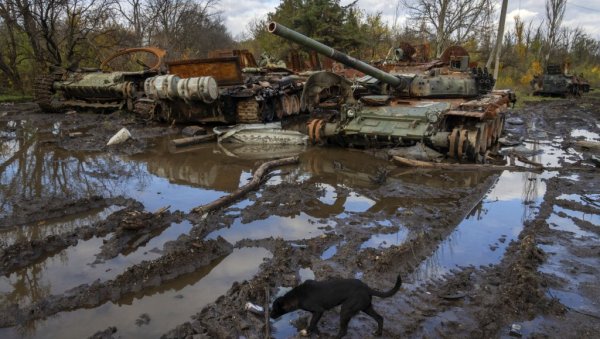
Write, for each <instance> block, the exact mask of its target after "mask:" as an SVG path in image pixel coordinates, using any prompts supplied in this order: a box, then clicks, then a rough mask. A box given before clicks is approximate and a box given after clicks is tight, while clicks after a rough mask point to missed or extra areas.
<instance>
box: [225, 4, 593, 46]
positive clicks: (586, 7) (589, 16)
mask: <svg viewBox="0 0 600 339" xmlns="http://www.w3.org/2000/svg"><path fill="white" fill-rule="evenodd" d="M279 2H280V1H277V0H221V2H220V3H219V5H218V9H219V10H220V11H222V15H223V17H224V18H225V23H226V25H227V28H228V29H229V31H230V32H231V33H232V34H233V36H234V37H235V36H238V35H239V34H241V33H243V32H244V31H246V27H247V24H248V22H250V21H251V20H252V19H253V18H262V17H263V16H264V15H265V14H267V13H268V12H271V11H274V10H275V7H276V6H277V5H278V4H279ZM350 2H351V0H342V4H347V3H350ZM498 3H500V1H498ZM544 6H545V0H511V1H509V2H508V14H507V16H506V20H507V22H506V27H507V29H512V27H514V19H513V18H514V16H515V15H516V14H520V16H521V18H522V19H524V21H525V23H526V24H527V23H528V22H529V21H530V20H531V19H534V20H536V22H539V21H541V20H543V19H544V18H545V16H546V12H545V7H544ZM358 7H360V8H361V9H364V10H366V11H367V12H369V13H376V12H382V13H383V17H384V19H386V20H387V21H388V22H389V23H390V24H391V23H392V21H393V19H394V11H395V7H396V1H382V0H358ZM402 12H403V10H401V13H400V20H401V21H402V20H404V19H405V16H404V15H403V13H402ZM599 21H600V1H589V0H574V1H567V9H566V11H565V17H564V19H563V25H564V26H568V27H580V28H581V29H583V30H584V31H585V32H587V33H588V34H590V35H592V37H594V38H595V39H599V40H600V24H598V22H599Z"/></svg>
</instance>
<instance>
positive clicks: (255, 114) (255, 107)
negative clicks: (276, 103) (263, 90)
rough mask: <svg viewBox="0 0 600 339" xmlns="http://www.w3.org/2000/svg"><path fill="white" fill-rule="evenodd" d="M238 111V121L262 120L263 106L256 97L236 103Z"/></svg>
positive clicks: (251, 121) (254, 121)
mask: <svg viewBox="0 0 600 339" xmlns="http://www.w3.org/2000/svg"><path fill="white" fill-rule="evenodd" d="M236 113H237V123H256V122H261V120H262V107H260V104H259V103H258V101H256V100H255V99H254V97H250V98H245V99H241V100H239V101H238V102H237V104H236ZM259 113H261V114H260V115H259Z"/></svg>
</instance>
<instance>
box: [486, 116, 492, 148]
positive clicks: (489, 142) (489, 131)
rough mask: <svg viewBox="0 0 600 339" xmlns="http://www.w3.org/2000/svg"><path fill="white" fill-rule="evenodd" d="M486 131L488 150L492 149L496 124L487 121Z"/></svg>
mask: <svg viewBox="0 0 600 339" xmlns="http://www.w3.org/2000/svg"><path fill="white" fill-rule="evenodd" d="M485 129H486V130H487V131H486V134H487V138H486V140H487V142H486V150H487V149H488V148H490V146H492V140H493V138H494V122H493V121H487V122H485Z"/></svg>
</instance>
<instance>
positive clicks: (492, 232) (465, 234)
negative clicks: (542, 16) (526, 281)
mask: <svg viewBox="0 0 600 339" xmlns="http://www.w3.org/2000/svg"><path fill="white" fill-rule="evenodd" d="M545 190H546V188H545V185H544V183H543V181H542V180H541V178H540V177H539V176H538V175H536V174H530V173H514V172H504V173H503V174H502V175H501V176H500V178H499V179H498V181H497V182H496V184H495V185H494V187H493V188H492V189H491V190H490V191H489V192H488V193H487V195H486V196H485V197H484V199H483V200H482V201H480V202H479V203H478V204H477V205H476V206H474V207H473V209H472V210H471V211H469V213H468V214H467V215H466V217H465V219H464V220H463V221H462V222H461V223H460V224H459V225H458V226H457V227H456V229H455V230H454V231H453V232H452V233H451V234H450V235H449V236H448V237H447V238H446V239H444V240H443V241H442V242H441V244H440V245H439V247H438V249H437V250H436V251H435V253H433V255H432V256H431V257H429V258H427V259H426V260H425V261H424V262H423V263H422V264H421V266H420V267H419V268H418V269H417V270H416V271H415V273H414V281H415V283H416V284H417V285H420V284H423V283H426V282H427V281H429V280H431V279H436V278H441V277H443V276H444V275H446V274H448V273H449V272H450V271H451V270H453V269H460V268H463V267H466V266H471V265H472V266H475V267H478V266H486V265H494V264H497V263H499V262H500V260H501V259H502V257H503V256H504V252H505V251H506V248H507V246H508V244H510V242H511V241H514V240H516V239H517V238H518V237H519V234H520V233H521V230H522V229H523V223H524V222H525V221H527V220H530V219H532V218H534V217H535V214H536V212H537V210H538V208H539V204H540V203H541V201H542V198H543V196H544V194H545Z"/></svg>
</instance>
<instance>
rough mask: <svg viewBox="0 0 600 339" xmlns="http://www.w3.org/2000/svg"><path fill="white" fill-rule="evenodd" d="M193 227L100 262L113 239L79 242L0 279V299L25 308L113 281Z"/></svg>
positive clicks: (177, 226)
mask: <svg viewBox="0 0 600 339" xmlns="http://www.w3.org/2000/svg"><path fill="white" fill-rule="evenodd" d="M191 227H192V225H191V224H190V223H189V222H188V221H183V222H181V223H173V224H172V225H171V226H170V227H168V228H167V229H166V230H164V231H163V232H161V233H160V234H159V235H157V236H155V237H153V238H152V239H151V240H150V241H148V242H147V243H145V244H143V245H141V246H137V247H135V248H134V249H133V250H126V251H124V252H123V253H122V254H118V255H117V256H116V257H114V258H112V259H108V260H100V259H98V254H99V248H102V247H103V245H104V244H105V243H106V242H107V241H108V239H109V238H110V236H106V237H102V238H99V237H94V238H92V239H89V240H85V241H79V242H78V243H77V245H75V246H72V247H69V248H67V249H65V250H64V251H61V252H59V253H57V254H55V255H52V256H49V257H47V258H44V259H43V260H39V261H38V262H36V263H34V264H33V265H30V266H29V267H27V268H23V269H19V270H17V271H16V272H13V273H12V274H10V275H8V276H2V277H0V298H1V299H3V300H4V301H5V302H9V303H11V304H12V303H17V304H19V305H21V306H24V305H27V304H30V303H31V302H35V301H37V300H39V299H42V298H44V297H47V296H49V295H54V294H60V293H63V292H65V291H66V290H68V289H70V288H73V287H75V286H78V285H81V284H85V283H90V282H93V281H96V280H98V281H106V280H109V279H113V278H114V277H116V276H117V275H119V274H121V273H123V272H124V271H125V270H126V269H127V268H128V267H130V266H133V265H135V264H139V263H140V262H142V261H143V260H152V259H156V258H158V257H160V255H161V254H162V248H163V245H164V244H165V242H167V241H169V240H173V239H177V237H178V236H179V235H181V234H187V233H188V232H189V230H190V229H191Z"/></svg>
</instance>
